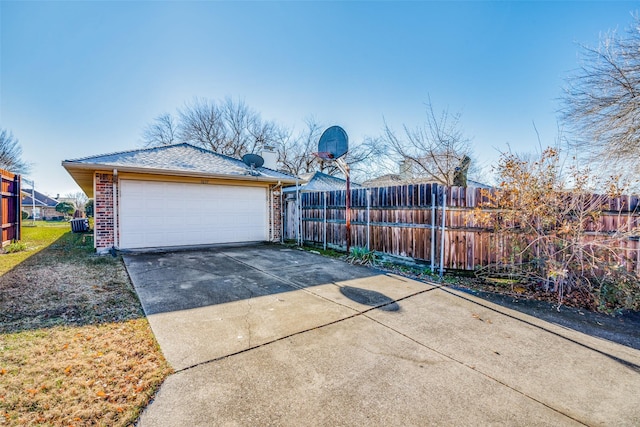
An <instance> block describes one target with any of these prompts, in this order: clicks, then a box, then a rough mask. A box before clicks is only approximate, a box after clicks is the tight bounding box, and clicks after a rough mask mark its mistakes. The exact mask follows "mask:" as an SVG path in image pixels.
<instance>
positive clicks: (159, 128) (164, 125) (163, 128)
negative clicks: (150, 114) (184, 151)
mask: <svg viewBox="0 0 640 427" xmlns="http://www.w3.org/2000/svg"><path fill="white" fill-rule="evenodd" d="M177 133H178V129H177V124H176V121H175V119H174V118H173V116H172V115H171V114H169V113H165V114H161V115H159V116H158V117H156V118H155V119H153V122H152V123H150V124H149V125H147V127H146V128H145V129H144V131H143V132H142V139H143V141H144V144H145V145H146V146H147V147H157V146H161V145H171V144H175V143H177V142H178V135H177Z"/></svg>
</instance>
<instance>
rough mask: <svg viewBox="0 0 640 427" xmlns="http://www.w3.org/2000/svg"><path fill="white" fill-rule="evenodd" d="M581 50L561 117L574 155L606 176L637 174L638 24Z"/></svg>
mask: <svg viewBox="0 0 640 427" xmlns="http://www.w3.org/2000/svg"><path fill="white" fill-rule="evenodd" d="M581 47H582V66H581V67H580V68H579V69H578V70H577V72H576V73H575V74H574V75H573V76H571V77H569V78H568V79H567V80H568V87H567V88H566V89H565V94H564V96H563V109H562V116H563V119H564V121H565V123H566V124H567V127H568V129H569V130H570V131H572V132H573V137H574V139H573V140H572V141H570V145H572V146H573V147H574V148H577V150H578V152H580V153H585V154H587V155H588V156H589V157H590V158H591V159H592V160H599V161H601V163H602V164H603V165H605V166H609V167H608V168H605V170H611V167H615V168H616V169H617V170H618V171H619V170H621V167H624V166H627V167H630V168H631V170H632V171H633V172H637V171H639V170H640V167H639V166H638V162H637V158H638V155H640V144H638V141H639V140H640V18H639V17H638V15H635V16H634V19H633V24H632V25H631V26H630V27H629V28H628V29H627V31H626V33H624V34H622V35H620V34H618V33H617V32H615V31H611V32H608V33H607V34H605V35H603V36H602V37H601V39H600V43H599V45H598V47H597V48H592V47H588V46H581Z"/></svg>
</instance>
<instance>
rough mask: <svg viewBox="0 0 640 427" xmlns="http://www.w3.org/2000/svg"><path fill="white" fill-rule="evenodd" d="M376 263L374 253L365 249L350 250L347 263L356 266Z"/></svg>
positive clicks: (355, 248)
mask: <svg viewBox="0 0 640 427" xmlns="http://www.w3.org/2000/svg"><path fill="white" fill-rule="evenodd" d="M376 261H377V257H376V253H375V252H374V251H370V250H368V249H366V248H359V247H354V248H351V253H350V254H349V256H348V257H347V262H349V263H351V264H358V265H374V264H375V263H376Z"/></svg>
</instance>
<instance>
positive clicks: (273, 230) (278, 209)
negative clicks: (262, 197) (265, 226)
mask: <svg viewBox="0 0 640 427" xmlns="http://www.w3.org/2000/svg"><path fill="white" fill-rule="evenodd" d="M281 198H282V187H276V186H271V187H269V200H272V201H273V209H271V207H270V208H269V236H270V238H271V241H272V242H279V241H280V239H281V237H282V202H281ZM272 212H273V218H272Z"/></svg>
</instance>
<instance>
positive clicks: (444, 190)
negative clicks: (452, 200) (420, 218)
mask: <svg viewBox="0 0 640 427" xmlns="http://www.w3.org/2000/svg"><path fill="white" fill-rule="evenodd" d="M446 213H447V187H445V186H443V187H442V231H441V232H440V277H442V275H443V274H444V231H445V222H446V219H445V217H446Z"/></svg>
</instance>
